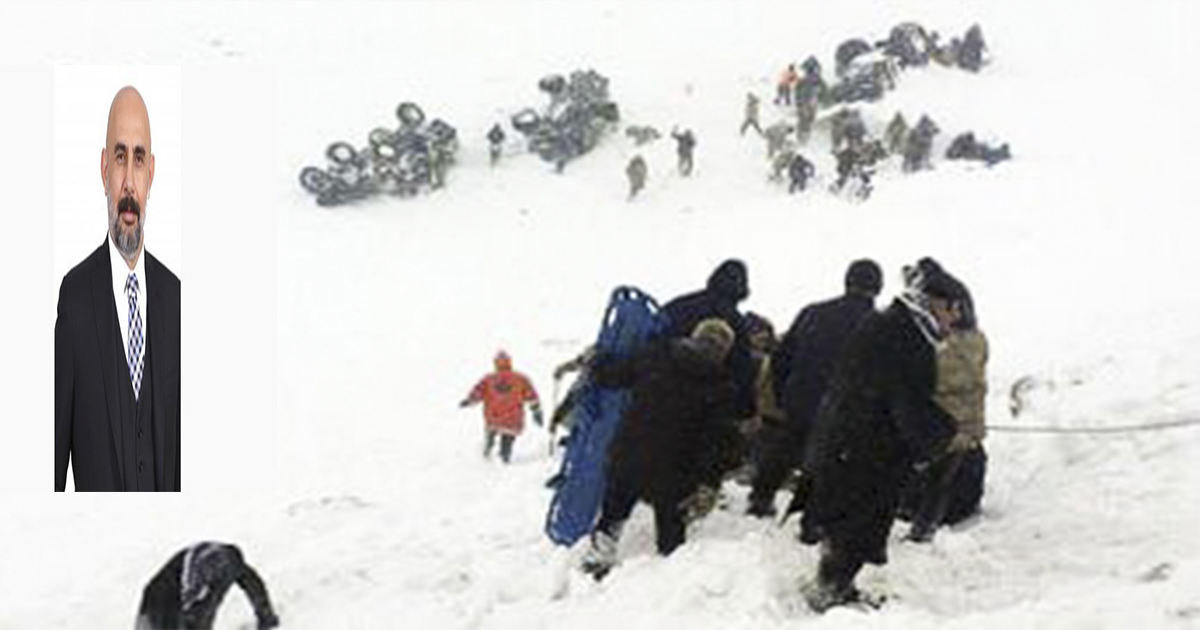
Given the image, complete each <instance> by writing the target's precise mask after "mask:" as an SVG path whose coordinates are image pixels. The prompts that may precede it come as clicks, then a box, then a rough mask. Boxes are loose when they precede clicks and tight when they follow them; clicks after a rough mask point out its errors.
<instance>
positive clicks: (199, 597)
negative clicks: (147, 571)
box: [137, 542, 279, 630]
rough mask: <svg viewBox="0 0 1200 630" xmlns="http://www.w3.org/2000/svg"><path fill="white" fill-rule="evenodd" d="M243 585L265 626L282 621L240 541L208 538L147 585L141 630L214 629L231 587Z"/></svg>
mask: <svg viewBox="0 0 1200 630" xmlns="http://www.w3.org/2000/svg"><path fill="white" fill-rule="evenodd" d="M234 584H237V585H238V586H239V587H241V589H242V591H243V592H245V593H246V597H247V598H249V599H250V604H251V605H252V606H254V616H255V617H257V618H258V628H259V630H265V629H267V628H274V627H276V626H278V625H279V618H278V617H277V616H275V611H274V610H273V609H272V608H271V599H270V597H268V596H267V587H266V585H265V584H263V581H262V578H260V577H259V576H258V573H256V572H255V571H254V568H253V567H251V566H250V565H248V564H246V562H245V560H244V559H243V558H242V552H241V550H240V549H238V548H237V547H236V546H235V545H230V544H225V543H217V542H203V543H199V544H196V545H192V546H191V547H188V548H186V549H183V550H181V551H180V552H178V553H176V554H175V555H174V556H172V557H171V560H170V561H169V562H167V564H166V566H164V567H163V568H162V569H159V571H158V573H156V574H155V575H154V577H153V578H152V579H151V580H150V583H149V584H147V585H146V589H145V590H144V591H143V592H142V605H141V607H140V608H139V609H138V618H137V628H138V630H175V629H178V630H192V629H195V628H212V626H213V621H214V620H215V619H216V616H217V608H218V607H219V606H220V605H221V600H222V599H224V597H225V593H226V591H228V590H229V587H231V586H233V585H234Z"/></svg>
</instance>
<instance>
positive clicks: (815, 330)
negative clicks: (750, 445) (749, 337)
mask: <svg viewBox="0 0 1200 630" xmlns="http://www.w3.org/2000/svg"><path fill="white" fill-rule="evenodd" d="M844 284H845V293H844V294H843V295H841V296H840V297H837V298H833V299H831V300H826V301H824V302H817V303H815V304H810V305H808V306H805V307H804V308H803V309H802V310H801V311H800V313H799V314H798V315H797V316H796V319H795V320H794V321H793V322H792V326H791V328H789V329H788V331H787V333H785V334H784V336H783V339H782V340H780V343H779V347H778V348H777V349H776V350H775V353H774V355H773V356H772V357H771V365H772V374H771V377H772V379H773V386H774V388H775V395H776V400H779V401H782V405H783V408H784V418H785V423H784V431H783V433H782V435H780V436H779V438H780V439H778V440H777V441H775V442H774V443H772V444H771V445H770V446H769V447H767V449H766V452H765V453H764V458H763V463H762V466H761V467H760V468H759V469H758V473H757V474H756V475H755V478H754V484H753V489H752V490H751V492H750V507H749V509H748V510H747V512H748V513H749V514H752V515H754V516H772V515H774V514H775V505H774V504H775V493H776V492H777V491H778V490H779V487H780V486H781V485H782V484H783V481H784V479H785V478H786V477H787V475H788V473H789V472H790V471H791V469H793V468H794V467H796V466H798V465H799V464H800V460H801V459H802V458H803V455H804V443H805V441H806V438H807V436H808V433H809V427H810V426H811V425H812V422H813V417H814V416H815V415H816V414H817V407H818V405H820V403H821V397H822V396H824V395H825V390H826V388H827V387H828V385H829V379H830V377H831V376H832V374H833V368H834V364H835V362H836V361H837V359H838V357H839V356H841V353H842V349H843V347H844V346H845V345H846V340H847V339H849V338H850V335H851V333H853V332H854V329H855V327H856V326H857V325H858V322H859V321H861V320H862V318H863V317H865V316H866V315H867V314H868V313H871V312H873V311H874V309H875V296H877V295H879V291H880V290H881V289H882V288H883V272H882V271H881V270H880V268H879V265H878V264H877V263H875V261H873V260H869V259H862V260H856V261H854V262H853V263H851V264H850V267H849V268H848V269H847V270H846V277H845V282H844ZM806 487H807V481H802V482H801V486H800V489H799V490H798V491H797V495H798V497H797V501H796V505H797V506H802V505H803V501H804V499H803V493H804V492H805V490H806Z"/></svg>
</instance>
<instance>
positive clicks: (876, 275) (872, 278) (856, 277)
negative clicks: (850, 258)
mask: <svg viewBox="0 0 1200 630" xmlns="http://www.w3.org/2000/svg"><path fill="white" fill-rule="evenodd" d="M882 288H883V271H882V270H880V269H879V265H878V264H877V263H876V262H875V261H874V260H871V259H869V258H863V259H860V260H856V261H854V262H852V263H850V268H849V269H847V270H846V290H847V291H850V290H852V289H853V290H858V291H862V292H865V293H869V294H870V295H872V296H874V295H879V291H880V289H882Z"/></svg>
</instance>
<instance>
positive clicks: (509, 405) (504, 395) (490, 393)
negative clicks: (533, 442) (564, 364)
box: [459, 350, 542, 464]
mask: <svg viewBox="0 0 1200 630" xmlns="http://www.w3.org/2000/svg"><path fill="white" fill-rule="evenodd" d="M494 364H495V366H496V371H495V372H492V373H490V374H488V375H486V376H484V377H483V378H482V379H480V380H479V382H478V383H476V384H475V387H473V388H471V393H469V394H467V397H466V398H464V399H463V400H462V402H461V403H459V406H460V407H469V406H471V405H474V404H476V403H479V402H482V403H483V422H484V426H483V429H484V441H483V456H484V457H491V456H492V446H493V445H494V444H495V442H496V436H497V435H499V436H500V459H501V460H502V461H503V462H504V463H506V464H507V463H508V462H509V459H511V458H512V447H513V442H514V441H516V439H517V436H518V435H520V434H521V431H522V429H524V428H525V406H524V405H525V403H526V402H528V403H529V410H530V411H531V412H532V413H533V422H534V423H535V424H537V425H538V426H539V427H540V426H542V406H541V404H540V403H539V402H538V395H537V391H536V390H534V388H533V384H532V383H530V382H529V377H527V376H525V375H524V374H522V373H520V372H517V371H515V370H513V369H512V358H511V357H509V356H508V353H507V352H505V351H503V350H501V351H499V352H497V353H496V358H495V360H494Z"/></svg>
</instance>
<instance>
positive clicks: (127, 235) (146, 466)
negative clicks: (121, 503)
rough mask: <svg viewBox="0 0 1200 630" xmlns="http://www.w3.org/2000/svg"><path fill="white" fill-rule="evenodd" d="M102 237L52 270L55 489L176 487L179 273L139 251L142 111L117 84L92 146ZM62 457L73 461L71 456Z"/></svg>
mask: <svg viewBox="0 0 1200 630" xmlns="http://www.w3.org/2000/svg"><path fill="white" fill-rule="evenodd" d="M100 180H101V182H102V183H103V184H104V196H105V198H106V200H107V204H106V205H107V209H108V214H107V224H108V234H107V235H106V237H105V239H104V243H103V244H101V245H100V247H99V248H97V249H96V251H94V252H92V254H91V255H90V256H88V257H87V258H85V259H84V260H83V262H81V263H79V264H78V265H76V266H75V268H74V269H71V271H70V272H68V273H67V275H66V276H64V277H63V281H62V285H61V287H60V288H59V290H58V320H57V321H56V322H55V324H54V489H55V491H62V490H64V489H65V488H66V482H67V464H68V462H71V468H72V470H73V471H74V478H75V489H76V490H101V491H116V490H128V491H155V490H157V491H176V492H177V491H179V450H180V449H179V278H177V277H176V276H175V274H173V273H171V270H169V269H167V268H166V267H165V266H163V264H162V263H161V262H159V261H158V259H156V258H155V257H154V256H152V255H151V254H150V252H148V251H146V234H145V231H144V227H145V223H146V202H147V200H148V198H149V196H150V186H151V184H152V183H153V182H154V153H153V151H152V150H151V144H150V115H149V113H148V112H147V111H146V103H145V101H143V100H142V95H141V94H139V93H138V91H137V90H136V89H134V88H132V87H124V88H121V89H120V90H119V91H118V92H117V94H116V96H115V97H113V101H112V105H111V106H110V107H109V111H108V133H107V134H106V136H105V140H104V148H103V149H102V150H101V151H100ZM72 460H73V461H72Z"/></svg>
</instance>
